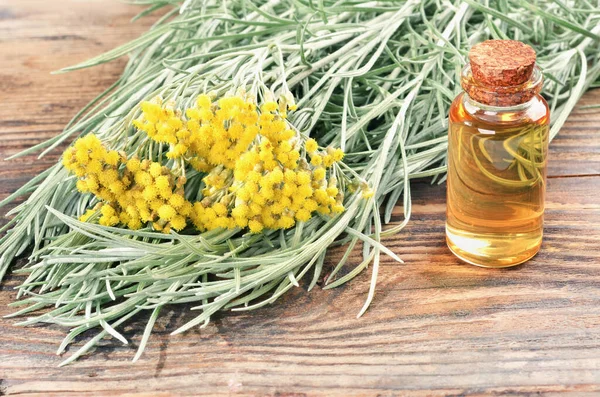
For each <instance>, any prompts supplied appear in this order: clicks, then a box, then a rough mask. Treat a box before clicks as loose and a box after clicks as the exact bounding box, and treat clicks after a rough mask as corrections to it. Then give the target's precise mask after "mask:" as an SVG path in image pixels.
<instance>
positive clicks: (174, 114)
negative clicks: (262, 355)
mask: <svg viewBox="0 0 600 397" xmlns="http://www.w3.org/2000/svg"><path fill="white" fill-rule="evenodd" d="M140 3H142V2H140ZM143 4H147V5H149V6H150V8H149V9H148V10H146V11H144V12H143V13H142V14H141V15H147V14H148V13H150V12H151V11H155V10H157V9H159V8H161V6H163V7H171V8H170V9H168V10H167V11H166V13H164V14H163V16H162V17H160V19H159V21H158V22H157V23H156V24H155V25H154V26H153V28H152V29H151V30H150V31H148V32H147V33H146V34H144V35H142V36H141V37H139V38H138V39H135V40H133V41H132V42H130V43H127V44H125V45H123V46H121V47H119V48H116V49H114V50H111V51H109V52H108V53H106V54H104V55H101V56H99V57H97V58H94V59H92V60H89V61H87V62H84V63H82V64H79V65H76V66H74V67H71V68H67V69H65V70H64V71H68V70H76V69H80V68H84V67H91V66H94V65H98V64H101V63H104V62H108V61H111V60H113V59H116V58H118V57H121V56H122V55H125V54H130V56H131V58H130V60H129V63H128V64H127V66H126V68H125V70H124V72H123V75H122V76H121V78H120V79H119V80H118V81H117V82H116V83H115V84H114V85H113V86H112V87H110V88H109V89H108V90H107V91H106V92H104V93H103V94H101V95H100V96H99V97H98V98H96V99H95V100H94V101H92V103H90V104H89V105H88V106H86V107H85V108H84V109H83V110H82V111H81V112H80V113H79V114H78V115H77V116H76V117H75V118H74V120H73V121H72V122H71V123H69V125H67V126H66V127H65V130H64V131H63V132H62V133H61V134H59V135H57V136H56V137H55V138H52V139H50V140H49V141H47V142H44V143H42V144H39V145H37V146H35V147H33V148H31V149H29V150H27V151H25V152H24V153H23V154H27V153H32V152H35V151H42V152H41V155H44V154H46V153H47V152H49V151H50V150H54V149H56V148H57V147H59V146H60V145H61V144H64V143H66V142H70V140H72V141H73V143H72V145H71V146H69V147H68V148H67V149H66V150H65V152H64V153H63V155H62V160H61V162H60V163H59V164H57V165H55V166H54V167H52V168H50V169H48V170H47V171H45V172H43V173H41V174H40V175H38V176H37V177H35V178H33V179H32V180H31V181H30V182H28V183H27V184H25V186H23V187H22V188H21V189H19V190H18V191H17V192H15V193H14V194H13V195H11V196H10V197H8V198H7V199H6V200H4V201H3V202H2V203H0V205H5V204H7V203H9V202H11V201H13V200H14V199H15V198H16V197H19V196H22V195H25V194H29V197H28V198H27V200H26V201H25V202H24V203H22V204H20V205H18V206H16V207H15V208H13V209H12V210H11V211H9V216H10V220H9V221H8V223H6V225H5V226H4V227H3V228H2V229H0V232H5V234H4V236H3V237H2V238H1V240H0V275H4V273H5V272H6V271H7V269H8V268H9V266H10V264H12V263H14V262H15V258H17V257H18V256H22V255H24V256H26V260H25V261H24V264H22V265H21V266H17V267H15V268H13V272H15V273H17V274H20V275H22V276H23V277H24V280H23V281H22V283H21V285H20V286H19V288H18V297H19V298H20V299H19V300H18V301H16V302H15V303H14V306H15V307H17V309H18V310H17V311H16V313H15V316H19V315H25V314H27V315H29V316H30V317H27V318H26V319H24V320H23V321H21V322H20V323H19V324H20V325H29V324H38V323H49V324H58V325H60V326H63V327H66V328H68V329H69V333H68V334H67V336H66V338H65V340H64V341H63V343H62V344H61V346H59V349H58V353H59V354H60V353H62V352H64V351H65V349H66V348H67V346H69V345H70V344H71V343H72V342H73V341H74V340H75V338H76V337H77V336H79V335H81V334H82V333H84V332H86V331H90V330H96V333H95V334H92V336H91V338H90V339H89V340H88V341H87V342H85V343H84V344H83V345H82V346H81V347H79V349H76V350H74V352H73V353H72V354H71V355H70V356H69V357H68V358H67V359H66V360H65V361H64V362H63V364H66V363H69V362H72V361H73V360H76V359H77V358H78V357H80V356H81V355H82V354H84V353H86V352H88V351H90V349H92V348H93V347H94V346H95V345H96V344H97V343H98V342H99V341H100V340H101V339H103V338H105V337H107V336H111V337H114V338H116V339H117V340H119V341H121V342H123V343H127V342H128V341H127V340H126V339H125V338H124V337H123V335H122V334H121V333H120V332H119V330H120V329H121V328H122V327H123V324H124V323H126V322H127V321H130V320H131V319H132V318H133V317H134V316H135V315H136V314H137V313H140V312H142V311H150V313H151V314H150V317H149V320H148V323H147V326H146V329H145V332H144V333H143V335H142V337H141V342H140V344H139V349H138V352H137V354H136V355H135V357H134V360H137V359H138V358H139V357H140V355H141V353H142V352H143V350H144V348H145V345H146V342H147V340H148V338H149V336H150V334H151V331H152V328H153V326H154V324H155V321H156V320H157V318H158V317H159V315H160V311H161V308H163V307H164V306H171V307H173V306H176V305H179V304H184V303H187V304H189V303H190V302H193V303H195V305H196V306H194V307H193V310H195V311H197V313H198V315H197V316H196V317H195V318H193V319H192V320H190V321H189V322H187V323H185V324H183V325H181V326H180V327H179V328H178V329H176V330H174V331H173V332H174V333H180V332H183V331H185V330H187V329H189V328H191V327H194V326H204V325H206V324H208V322H209V321H210V318H211V316H212V315H213V314H214V313H215V312H217V311H219V310H251V309H256V308H259V307H262V306H264V305H267V304H270V303H272V302H274V301H275V300H276V299H277V298H278V297H280V296H281V295H282V294H284V293H285V292H286V291H288V290H289V289H290V288H292V287H294V286H299V285H300V280H301V279H303V278H307V288H308V290H310V289H312V288H313V287H314V286H315V285H317V283H318V282H319V281H320V280H321V275H322V271H323V269H324V267H325V266H327V265H326V253H327V251H328V250H329V249H330V248H331V247H332V246H335V245H343V246H344V250H345V251H344V253H343V254H342V257H341V260H340V261H339V262H338V263H336V264H333V268H332V269H331V271H328V274H329V276H328V278H327V279H326V280H325V285H326V286H325V288H332V287H336V286H339V285H341V284H343V283H345V282H347V281H349V280H351V279H352V278H354V277H355V276H357V275H358V274H359V273H360V272H361V271H362V270H364V269H365V268H366V267H367V266H369V265H371V266H372V276H371V288H370V290H369V293H368V296H367V301H366V303H365V305H364V307H363V308H362V310H360V312H359V315H360V314H362V313H364V311H365V310H366V308H367V307H368V305H369V303H370V302H371V301H372V299H373V295H374V291H375V282H376V279H377V274H378V269H379V262H380V255H381V254H382V253H383V254H387V255H389V256H391V257H392V258H393V259H395V260H397V261H400V259H399V258H398V256H397V255H396V254H394V253H393V252H391V251H390V250H389V249H387V248H386V247H385V246H384V245H383V244H382V243H381V239H382V237H383V236H385V235H390V234H394V233H397V232H398V231H400V230H401V229H402V228H403V227H404V226H405V225H406V224H407V223H408V221H409V218H410V214H411V195H410V181H411V180H413V179H415V178H430V179H431V180H432V182H442V181H443V180H444V173H445V170H446V166H445V158H446V157H445V156H446V147H447V142H446V128H447V118H446V115H447V111H448V108H449V105H450V102H451V100H452V99H453V98H454V96H455V93H456V92H457V91H458V90H459V87H457V86H456V81H457V78H456V76H457V74H458V71H459V70H460V68H461V67H462V65H464V63H465V55H466V51H467V49H468V48H469V47H470V46H471V45H472V44H474V43H476V42H479V41H482V40H485V39H488V38H501V39H506V38H511V39H517V40H522V41H524V42H527V43H529V44H531V45H532V46H534V48H535V49H536V50H537V53H538V62H539V63H540V64H541V66H542V69H543V70H544V71H545V78H546V84H545V90H546V91H545V92H544V95H545V97H546V98H547V99H548V101H549V103H550V106H551V108H552V114H553V116H554V119H553V120H552V123H553V124H552V130H551V136H552V137H553V136H555V135H556V134H557V133H558V131H559V129H560V127H561V126H562V125H563V123H564V121H565V120H566V117H567V116H568V114H569V112H570V111H571V110H572V109H573V107H574V105H575V103H576V101H577V100H578V98H579V97H580V96H581V95H582V93H583V92H585V90H587V89H588V88H589V87H592V86H597V85H598V82H597V81H598V76H599V75H600V62H598V61H599V58H600V45H599V43H600V36H599V34H600V14H599V13H597V12H596V11H597V8H598V4H595V5H594V2H590V1H583V2H579V1H577V2H576V1H562V2H556V1H543V0H540V1H536V2H525V1H521V0H503V1H500V0H498V1H495V0H490V1H475V0H390V1H369V2H357V1H349V0H321V1H318V2H314V1H305V0H270V1H262V0H252V1H227V2H222V1H220V0H204V1H199V0H187V1H184V2H183V3H179V4H175V2H165V1H162V0H160V1H159V0H145V1H143ZM76 136H79V138H76ZM62 147H64V146H62ZM399 200H400V203H401V204H402V212H403V217H401V218H400V219H397V218H394V217H393V209H394V206H395V204H396V203H397V202H398V201H399ZM390 221H393V222H394V223H393V225H392V226H389V227H387V228H384V224H385V223H389V222H390ZM359 242H362V253H363V258H362V260H361V261H360V263H357V264H353V265H354V266H353V267H351V268H349V269H346V271H345V272H344V273H343V274H344V275H343V276H340V270H341V269H342V267H343V266H344V264H346V262H347V260H348V258H349V257H350V253H351V252H352V251H353V250H354V249H355V248H357V244H358V243H359ZM305 276H306V277H305ZM40 309H45V310H43V311H41V312H40V311H39V310H40ZM92 332H93V331H92Z"/></svg>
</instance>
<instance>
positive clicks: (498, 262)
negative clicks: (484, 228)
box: [446, 225, 542, 268]
mask: <svg viewBox="0 0 600 397" xmlns="http://www.w3.org/2000/svg"><path fill="white" fill-rule="evenodd" d="M446 243H447V244H448V248H449V249H450V251H451V252H452V253H453V254H454V255H455V256H456V257H458V258H459V259H461V260H462V261H464V262H467V263H469V264H471V265H475V266H480V267H488V268H503V267H511V266H517V265H520V264H522V263H524V262H527V261H528V260H529V259H531V258H533V257H534V256H535V254H537V253H538V251H539V250H540V246H541V245H542V233H541V232H535V233H513V234H503V235H497V234H492V233H489V234H475V233H468V232H464V231H457V230H454V229H453V228H451V227H449V226H447V225H446Z"/></svg>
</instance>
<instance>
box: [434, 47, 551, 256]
mask: <svg viewBox="0 0 600 397" xmlns="http://www.w3.org/2000/svg"><path fill="white" fill-rule="evenodd" d="M469 60H470V62H469V64H468V65H467V66H466V67H465V68H464V69H463V71H462V74H461V85H462V87H463V90H464V92H462V93H460V94H459V95H458V96H457V97H456V98H455V100H454V102H453V103H452V106H451V108H450V114H449V132H448V180H447V189H448V190H447V210H446V241H447V243H448V247H449V248H450V250H451V251H452V252H453V253H454V254H455V255H456V256H457V257H459V258H460V259H462V260H464V261H466V262H468V263H471V264H474V265H478V266H483V267H508V266H514V265H518V264H520V263H523V262H525V261H527V260H528V259H530V258H531V257H533V256H534V255H535V254H536V253H537V252H538V251H539V249H540V246H541V244H542V233H543V215H544V196H545V190H546V163H547V154H548V136H549V122H550V110H549V108H548V104H547V103H546V101H545V100H544V98H542V96H541V95H540V94H539V93H540V91H541V88H542V80H543V78H542V73H541V71H540V69H539V68H538V67H537V66H536V65H535V52H534V50H533V49H532V48H531V47H529V46H528V45H525V44H523V43H521V42H518V41H513V40H488V41H485V42H483V43H480V44H478V45H476V46H474V47H473V48H472V49H471V51H470V52H469Z"/></svg>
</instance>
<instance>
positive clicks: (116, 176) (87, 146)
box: [63, 95, 344, 233]
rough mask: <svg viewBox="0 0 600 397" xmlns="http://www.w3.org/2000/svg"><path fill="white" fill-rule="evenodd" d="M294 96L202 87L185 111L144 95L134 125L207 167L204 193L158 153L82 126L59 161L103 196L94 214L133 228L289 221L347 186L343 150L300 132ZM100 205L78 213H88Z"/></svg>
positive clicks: (320, 208)
mask: <svg viewBox="0 0 600 397" xmlns="http://www.w3.org/2000/svg"><path fill="white" fill-rule="evenodd" d="M295 107H296V105H295V104H294V102H293V98H291V97H289V98H288V97H286V96H283V97H282V98H280V100H279V102H275V101H271V100H267V101H265V102H264V103H263V104H262V105H261V106H256V105H255V103H254V101H253V100H251V99H248V98H247V97H246V96H244V95H235V96H227V97H223V98H221V99H219V100H218V101H216V102H213V101H211V99H210V97H209V96H207V95H200V96H199V97H198V98H197V101H196V104H195V106H193V107H192V108H188V109H186V110H185V111H184V112H182V111H179V110H177V109H175V105H174V103H172V102H167V103H163V101H162V100H161V99H160V98H156V99H154V100H153V101H150V102H143V103H142V104H141V110H142V115H141V117H140V118H138V119H137V120H135V121H134V125H135V126H136V127H137V128H138V129H139V130H141V131H143V132H145V133H146V134H147V135H148V137H149V138H150V139H152V140H153V141H155V142H158V143H161V144H164V145H167V147H168V149H167V157H168V158H169V159H179V160H180V161H182V162H183V163H184V164H188V165H190V166H192V167H193V168H195V169H196V170H198V171H200V172H203V173H205V175H204V178H203V180H202V181H203V184H204V186H203V190H202V196H203V199H202V200H201V201H199V202H195V203H190V202H189V201H187V200H186V199H185V198H184V184H185V178H184V177H180V178H178V179H176V178H175V176H174V175H173V174H172V172H171V170H170V169H169V168H167V167H165V166H163V165H162V164H160V163H156V162H152V161H149V160H143V161H140V160H139V159H137V158H131V159H127V157H126V156H125V154H119V153H118V152H116V151H110V150H107V149H106V148H105V147H104V146H103V145H102V144H101V142H100V141H99V140H98V138H97V137H95V136H94V135H87V136H86V137H84V138H81V139H79V140H78V141H76V142H75V144H74V145H73V147H71V148H69V149H67V151H66V152H65V155H64V158H63V164H64V165H65V167H66V168H67V169H69V170H71V171H72V172H73V173H75V174H76V175H77V176H78V177H79V180H78V182H77V187H78V189H79V190H80V191H82V192H89V193H92V194H94V195H96V196H97V197H98V198H99V199H100V200H101V201H102V202H103V204H102V205H101V207H100V208H99V209H100V215H101V216H100V218H99V223H100V224H102V225H108V226H114V225H117V224H122V225H126V226H127V227H129V228H131V229H138V228H140V227H142V226H143V225H145V224H147V223H151V224H152V225H153V227H154V229H155V230H162V231H164V232H169V231H170V230H171V229H174V230H181V229H183V228H184V227H186V225H187V224H188V223H189V222H191V223H193V224H194V225H195V226H196V228H197V229H199V230H201V231H204V230H212V229H215V228H236V227H239V228H248V229H249V230H250V231H251V232H253V233H258V232H260V231H262V230H263V229H265V228H268V229H286V228H290V227H292V226H294V225H295V224H296V222H306V221H308V220H309V219H310V218H311V217H312V216H313V215H314V213H315V212H318V213H321V214H335V213H340V212H342V211H344V206H343V204H342V202H343V193H342V192H341V191H340V189H339V188H338V182H337V179H336V177H335V172H333V171H332V169H331V168H332V167H333V165H334V164H335V163H336V162H339V161H341V160H342V158H343V157H344V153H343V151H341V150H340V149H334V148H331V147H330V148H326V149H322V148H319V146H318V144H317V142H316V141H315V140H313V139H309V140H307V141H303V139H302V138H301V137H300V136H299V135H298V134H297V133H296V132H295V131H294V130H293V129H291V128H290V126H289V124H288V122H287V121H286V117H287V111H288V110H295ZM95 213H96V211H94V210H90V211H88V212H87V213H86V214H84V216H83V217H82V220H84V221H85V220H88V219H89V218H90V217H91V216H92V215H93V214H95Z"/></svg>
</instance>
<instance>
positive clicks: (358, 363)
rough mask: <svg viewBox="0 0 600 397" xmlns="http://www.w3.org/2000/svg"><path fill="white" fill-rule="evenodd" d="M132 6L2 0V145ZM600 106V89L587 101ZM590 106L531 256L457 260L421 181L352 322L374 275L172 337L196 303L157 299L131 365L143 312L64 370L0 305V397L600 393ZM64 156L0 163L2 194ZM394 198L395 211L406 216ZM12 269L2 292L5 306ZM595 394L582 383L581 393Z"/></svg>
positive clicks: (560, 159) (58, 121) (44, 107)
mask: <svg viewBox="0 0 600 397" xmlns="http://www.w3.org/2000/svg"><path fill="white" fill-rule="evenodd" d="M138 10H139V9H138V8H137V7H133V6H127V5H123V4H121V3H117V2H113V1H111V2H102V1H99V0H96V1H85V2H83V1H78V0H62V1H60V2H59V1H55V2H52V4H47V3H46V2H44V1H43V0H28V1H24V0H21V1H19V2H16V1H10V2H9V1H8V0H1V1H0V54H2V58H1V59H2V61H1V62H0V93H1V98H2V101H1V103H2V104H1V106H0V157H2V158H4V157H6V156H7V155H10V154H13V153H15V152H17V151H20V150H21V149H23V148H25V147H28V146H30V145H33V144H35V143H37V142H40V141H41V140H43V139H46V138H48V137H51V136H53V135H54V134H56V133H58V132H59V131H60V130H61V129H62V127H63V126H64V125H65V123H67V122H68V120H69V119H70V117H72V116H73V115H74V114H75V113H76V111H77V110H79V109H80V108H81V107H82V106H83V105H85V104H86V103H87V102H88V101H89V100H90V99H91V98H93V97H94V96H96V95H97V94H98V93H99V92H100V91H101V90H102V89H103V88H105V87H107V86H108V85H109V84H110V83H111V82H113V81H114V80H115V79H116V78H117V76H118V75H119V74H120V72H121V69H122V67H123V65H124V61H123V60H120V61H117V62H114V63H111V64H109V65H104V66H100V67H97V68H95V69H92V70H85V71H80V72H76V73H72V74H67V75H59V76H50V75H49V72H50V71H52V70H56V69H58V68H60V67H64V66H67V65H70V64H73V63H76V62H78V61H81V60H84V59H86V58H88V57H90V56H92V55H95V54H98V53H100V52H102V51H104V50H107V49H109V48H112V47H114V46H115V45H117V44H119V43H123V42H125V41H126V40H129V39H131V38H134V37H136V36H137V35H138V34H139V33H141V32H142V31H144V30H145V29H146V28H147V27H148V26H149V24H150V23H151V19H148V20H142V21H141V22H138V23H136V24H134V25H130V24H129V23H128V21H129V19H130V18H131V17H132V16H133V15H134V14H135V13H136V12H137V11H138ZM594 103H600V90H596V91H595V92H590V93H588V94H587V95H586V96H585V97H584V98H583V99H582V100H581V102H580V105H583V104H594ZM599 134H600V112H599V111H598V109H587V110H585V109H580V108H578V109H576V110H575V112H574V113H573V114H572V115H571V117H570V118H569V121H568V122H567V124H566V125H565V127H564V128H563V130H562V131H561V133H560V136H559V137H558V138H557V139H556V140H555V141H554V142H553V143H552V149H551V163H550V169H549V180H548V198H547V212H546V214H547V218H546V219H547V222H546V228H545V233H546V237H545V241H544V245H543V248H542V251H541V253H540V254H539V255H538V256H537V257H535V258H534V259H533V260H532V261H530V262H528V263H527V264H526V265H524V266H521V267H518V268H514V269H507V270H486V269H480V268H477V267H474V266H468V265H464V264H461V263H459V262H458V260H456V259H455V258H454V257H453V256H452V255H451V254H450V253H449V252H448V250H447V248H446V246H445V243H444V209H445V204H444V200H445V199H444V194H445V193H444V186H429V185H428V184H426V183H415V184H414V193H413V198H414V206H413V210H414V213H413V219H412V221H411V223H410V226H409V227H408V228H407V229H406V230H405V231H404V232H402V233H401V234H399V235H397V236H395V237H393V238H390V239H388V240H387V241H386V244H387V246H388V247H390V248H392V249H393V250H394V251H395V252H397V253H398V254H399V255H400V256H401V257H402V258H403V259H404V260H405V261H406V263H405V264H404V265H400V264H397V263H392V262H391V261H385V262H384V263H383V264H382V268H381V270H380V275H379V284H378V289H377V294H376V296H375V300H374V301H373V304H372V305H371V308H370V310H369V311H368V313H367V314H366V315H365V316H364V317H363V318H361V319H358V320H357V319H356V318H355V316H356V314H357V312H358V311H359V309H360V308H361V306H362V304H363V302H364V299H365V298H366V292H367V290H368V283H369V279H370V274H369V273H368V272H365V273H364V274H362V275H361V276H359V277H358V278H357V279H355V281H353V282H351V283H350V284H348V285H346V286H344V287H341V288H338V289H335V290H331V291H323V290H320V289H318V288H317V289H316V290H314V291H313V292H311V293H307V292H306V290H305V289H303V288H296V289H293V290H292V291H290V292H288V293H287V295H285V296H284V297H283V298H282V299H280V300H279V301H278V302H277V303H276V304H274V305H272V306H270V307H267V308H263V309H261V310H257V311H254V312H252V313H246V314H230V313H227V314H223V315H220V316H217V317H216V318H215V321H213V322H212V323H211V325H210V326H209V327H208V328H206V329H203V330H192V331H190V332H187V333H185V334H183V335H178V336H175V337H170V336H169V335H168V334H169V331H168V330H173V329H174V328H175V327H176V326H177V324H182V323H183V321H185V319H189V318H190V313H189V312H188V311H187V310H181V309H179V310H178V311H174V310H171V311H170V312H167V313H165V312H164V311H163V313H165V314H164V315H163V317H162V318H161V319H160V320H159V323H158V325H157V326H156V327H155V332H154V334H153V336H152V338H151V339H150V342H149V344H148V347H147V349H146V353H145V354H144V356H143V357H142V359H141V360H140V361H139V362H138V363H136V364H131V362H130V360H131V359H132V357H133V355H134V354H135V351H136V348H137V344H138V343H139V338H140V334H141V327H143V324H144V321H143V320H144V319H139V320H138V321H134V322H133V323H131V325H130V326H129V327H128V328H127V329H126V332H125V336H126V337H127V338H131V339H132V343H131V344H130V345H129V346H126V347H124V346H122V345H121V344H120V343H119V342H118V341H115V340H106V341H103V342H102V345H101V347H99V348H98V349H96V351H95V353H94V354H93V355H89V356H86V357H85V358H83V359H81V360H80V361H78V362H77V363H75V364H74V365H71V366H68V367H65V368H57V364H58V363H59V362H60V361H61V358H60V357H57V356H55V355H54V352H55V350H56V348H57V346H58V344H59V343H60V341H61V340H62V337H63V336H64V330H63V329H60V328H57V327H33V328H25V329H23V328H16V327H13V325H12V324H13V323H14V320H0V394H3V393H4V394H7V395H12V394H18V395H31V396H34V395H37V396H92V395H98V396H100V395H136V396H141V395H146V396H176V395H182V394H188V395H189V394H193V395H236V396H237V395H243V396H254V395H260V396H262V395H268V396H355V395H356V396H357V395H364V396H375V395H379V396H405V395H416V396H440V395H448V396H449V395H452V396H455V395H460V396H463V395H469V396H472V395H482V394H488V393H495V394H497V395H530V394H535V395H538V394H537V393H545V394H546V395H555V394H559V393H565V394H572V395H584V394H585V395H589V396H592V395H600V135H599ZM56 159H57V155H51V156H48V157H46V158H44V159H42V160H37V159H35V157H33V156H29V157H25V158H21V159H18V160H15V161H12V162H2V163H0V164H1V166H0V197H4V196H6V195H7V194H8V193H10V192H12V191H14V190H15V189H16V188H17V187H18V186H20V185H22V184H23V183H24V182H25V181H27V180H28V179H29V178H31V177H32V176H33V175H35V174H36V173H37V172H39V171H40V170H42V169H44V168H45V167H47V166H49V165H50V164H52V163H54V162H55V161H56ZM400 214H401V212H400V210H398V219H400ZM19 281H20V280H19V279H18V278H17V277H9V278H8V280H7V281H6V282H5V283H4V284H3V285H2V287H1V292H0V315H5V314H8V313H10V309H9V308H7V307H6V304H7V303H9V302H11V301H12V300H13V299H14V297H15V293H14V291H13V290H12V287H14V286H15V285H17V283H18V282H19ZM134 335H136V336H134ZM586 393H587V394H586Z"/></svg>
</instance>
